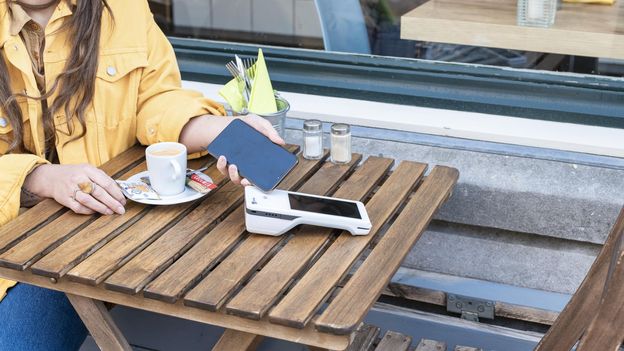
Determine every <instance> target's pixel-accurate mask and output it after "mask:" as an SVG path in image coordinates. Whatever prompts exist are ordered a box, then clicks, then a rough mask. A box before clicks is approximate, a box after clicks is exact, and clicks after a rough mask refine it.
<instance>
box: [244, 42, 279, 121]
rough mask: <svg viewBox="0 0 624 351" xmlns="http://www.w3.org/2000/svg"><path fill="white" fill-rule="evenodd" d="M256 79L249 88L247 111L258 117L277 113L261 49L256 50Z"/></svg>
mask: <svg viewBox="0 0 624 351" xmlns="http://www.w3.org/2000/svg"><path fill="white" fill-rule="evenodd" d="M254 66H255V68H256V77H255V78H254V81H253V85H252V87H251V97H250V98H249V107H248V109H249V111H250V112H253V113H257V114H259V115H262V114H269V113H275V112H277V104H276V103H275V93H273V86H272V85H271V78H270V77H269V70H268V68H267V66H266V62H265V61H264V55H263V54H262V49H259V50H258V60H257V61H256V63H255V65H254Z"/></svg>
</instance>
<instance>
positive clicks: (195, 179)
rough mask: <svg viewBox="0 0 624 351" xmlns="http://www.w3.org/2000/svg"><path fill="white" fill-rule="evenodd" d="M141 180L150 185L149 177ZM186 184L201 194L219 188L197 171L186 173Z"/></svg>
mask: <svg viewBox="0 0 624 351" xmlns="http://www.w3.org/2000/svg"><path fill="white" fill-rule="evenodd" d="M141 181H142V182H143V183H145V184H148V185H150V180H149V177H141ZM186 186H188V187H189V188H191V189H193V190H195V191H197V192H198V193H201V194H208V193H209V192H211V191H212V190H214V189H216V188H217V185H216V184H214V183H212V182H209V181H207V180H205V179H204V178H202V177H200V176H199V175H198V174H196V173H191V174H187V175H186Z"/></svg>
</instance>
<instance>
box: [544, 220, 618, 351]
mask: <svg viewBox="0 0 624 351" xmlns="http://www.w3.org/2000/svg"><path fill="white" fill-rule="evenodd" d="M623 233H624V208H622V210H621V211H620V214H619V216H618V218H617V220H616V222H615V224H614V226H613V228H612V229H611V232H610V234H609V236H608V237H607V240H606V241H605V244H604V246H603V247H602V249H601V250H600V253H599V254H598V256H597V257H596V260H595V261H594V263H593V264H592V266H591V268H590V269H589V271H588V272H587V275H586V276H585V279H583V282H582V283H581V285H580V286H579V288H578V289H577V290H576V292H575V293H574V295H572V298H571V299H570V301H569V302H568V304H567V305H566V306H565V308H564V309H563V311H562V312H561V313H560V314H559V318H557V320H556V321H555V323H554V324H553V325H552V326H551V327H550V329H549V330H548V332H547V333H546V335H544V337H543V338H542V340H541V341H540V342H539V344H538V345H537V347H536V348H535V351H554V350H556V351H558V350H566V351H567V350H570V349H571V348H572V346H574V344H576V342H577V341H578V340H579V339H580V337H581V335H583V333H584V332H585V330H586V329H587V327H588V326H589V323H590V322H591V321H592V319H593V316H594V315H595V314H596V312H597V311H598V307H599V304H600V299H601V297H602V292H603V290H604V286H605V282H606V280H607V272H608V271H609V264H610V262H611V253H612V252H613V250H614V247H615V244H616V243H617V242H618V241H619V240H620V238H621V237H622V235H623Z"/></svg>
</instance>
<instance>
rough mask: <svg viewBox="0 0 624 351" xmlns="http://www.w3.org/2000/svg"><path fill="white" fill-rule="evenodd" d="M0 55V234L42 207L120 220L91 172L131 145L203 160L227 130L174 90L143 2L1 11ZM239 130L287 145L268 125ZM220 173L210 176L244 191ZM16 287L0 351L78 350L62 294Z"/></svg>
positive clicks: (189, 95) (104, 180)
mask: <svg viewBox="0 0 624 351" xmlns="http://www.w3.org/2000/svg"><path fill="white" fill-rule="evenodd" d="M0 48H2V59H0V103H1V104H0V225H2V224H4V223H6V222H8V221H10V220H11V219H13V218H15V217H16V216H17V215H18V212H19V210H20V207H29V206H33V205H34V204H36V203H37V202H39V201H41V200H42V199H45V198H53V199H54V200H56V201H57V202H58V203H60V204H62V205H64V206H66V207H68V208H70V209H71V210H72V211H74V212H76V213H80V214H93V213H101V214H104V215H112V214H123V213H124V205H125V200H124V197H123V195H122V193H121V191H120V190H119V188H118V187H117V186H116V184H115V182H114V181H113V179H111V178H110V177H109V176H108V175H106V174H105V173H103V172H102V171H100V170H99V169H97V168H96V167H97V166H99V165H101V164H103V163H104V162H106V161H108V160H110V159H111V158H113V157H115V156H116V155H118V154H120V153H121V152H123V151H125V150H127V149H128V148H130V147H131V146H132V145H134V144H135V143H136V142H137V141H138V142H140V143H141V144H143V145H149V144H153V143H156V142H161V141H178V142H180V143H183V144H185V145H186V146H187V148H188V150H189V152H190V153H197V152H200V151H201V150H203V148H204V147H205V146H206V145H208V144H209V143H210V142H211V141H212V140H213V139H214V138H215V137H216V136H217V135H218V134H219V133H220V132H221V131H222V130H223V129H224V128H225V127H226V126H227V125H228V124H229V123H230V122H231V121H232V118H231V117H221V116H222V115H223V114H224V110H223V107H222V106H221V105H219V104H217V103H215V102H213V101H211V100H208V99H205V98H203V97H202V96H201V95H200V94H198V93H194V92H191V91H186V90H182V89H181V88H180V73H179V70H178V67H177V64H176V61H175V56H174V53H173V50H172V48H171V45H170V44H169V42H168V41H167V39H166V37H165V36H164V35H163V33H162V32H161V31H160V30H159V28H158V27H157V26H156V24H155V22H154V20H153V18H152V15H151V13H150V11H149V8H148V5H147V1H146V0H0ZM243 120H244V121H245V122H247V123H248V124H250V125H251V126H253V127H254V128H256V129H257V130H259V131H261V132H262V133H264V134H265V135H267V136H268V137H269V138H270V139H271V140H273V141H274V142H276V143H278V144H283V143H284V142H283V140H282V139H281V138H280V137H279V136H278V135H277V132H276V131H275V130H274V129H273V128H272V127H271V124H270V123H268V122H267V121H265V120H264V119H262V118H260V117H257V116H253V115H250V116H246V117H244V118H243ZM226 164H227V161H226V160H225V158H223V157H221V158H219V160H218V162H217V168H218V169H219V170H220V171H221V172H222V173H224V174H227V175H229V177H230V179H231V181H233V182H235V183H237V184H243V185H247V184H248V182H247V180H246V179H241V178H240V176H239V175H238V172H237V169H236V166H234V165H230V166H229V167H227V166H226ZM84 184H95V186H94V187H92V189H90V190H86V188H85V187H84ZM81 189H83V190H84V191H81ZM14 285H15V283H14V282H9V281H6V280H0V298H1V297H2V296H3V295H4V293H5V291H6V290H7V289H8V288H11V287H12V288H11V289H10V290H9V291H8V293H7V295H6V297H4V299H3V300H2V301H0V350H40V349H50V350H71V349H76V348H77V347H79V345H80V344H81V343H82V340H83V339H84V336H85V335H86V330H85V329H84V326H82V323H81V322H80V320H79V319H78V317H77V316H76V314H75V312H73V309H72V308H71V306H70V305H69V303H68V302H67V300H66V299H65V297H64V296H63V295H62V294H60V293H56V292H52V291H48V290H45V289H40V288H35V287H32V286H28V285H25V284H18V285H16V286H14ZM59 336H61V337H59Z"/></svg>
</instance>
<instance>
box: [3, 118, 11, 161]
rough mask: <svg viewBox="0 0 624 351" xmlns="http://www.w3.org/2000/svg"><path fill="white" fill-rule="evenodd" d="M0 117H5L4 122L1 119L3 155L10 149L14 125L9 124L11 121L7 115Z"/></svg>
mask: <svg viewBox="0 0 624 351" xmlns="http://www.w3.org/2000/svg"><path fill="white" fill-rule="evenodd" d="M0 119H3V120H4V121H5V122H2V121H1V120H0V156H2V155H4V154H5V153H6V152H7V150H8V149H9V144H10V143H11V140H12V139H13V127H11V125H9V121H8V119H7V118H6V117H4V116H2V115H0ZM3 125H4V127H3Z"/></svg>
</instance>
